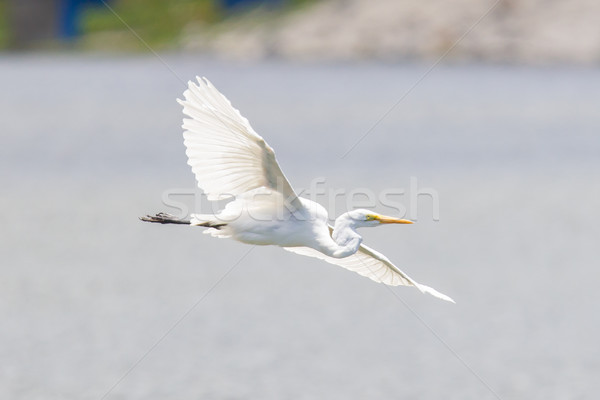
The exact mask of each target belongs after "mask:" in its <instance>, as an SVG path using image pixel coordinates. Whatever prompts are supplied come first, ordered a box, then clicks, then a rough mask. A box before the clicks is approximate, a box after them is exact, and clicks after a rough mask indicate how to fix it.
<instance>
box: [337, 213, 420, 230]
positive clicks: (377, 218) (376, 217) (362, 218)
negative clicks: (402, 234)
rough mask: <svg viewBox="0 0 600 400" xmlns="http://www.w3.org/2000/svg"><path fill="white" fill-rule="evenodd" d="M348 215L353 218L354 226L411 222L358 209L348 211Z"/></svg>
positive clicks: (410, 222)
mask: <svg viewBox="0 0 600 400" xmlns="http://www.w3.org/2000/svg"><path fill="white" fill-rule="evenodd" d="M348 216H349V217H350V218H351V219H352V220H353V222H354V224H355V226H356V227H357V228H359V227H371V226H379V225H381V224H412V223H413V222H412V221H409V220H407V219H399V218H395V217H388V216H386V215H381V214H377V213H376V212H373V211H369V210H364V209H358V210H353V211H350V212H349V213H348Z"/></svg>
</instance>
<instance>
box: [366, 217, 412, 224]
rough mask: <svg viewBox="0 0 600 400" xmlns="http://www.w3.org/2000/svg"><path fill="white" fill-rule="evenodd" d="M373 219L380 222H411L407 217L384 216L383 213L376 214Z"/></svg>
mask: <svg viewBox="0 0 600 400" xmlns="http://www.w3.org/2000/svg"><path fill="white" fill-rule="evenodd" d="M375 219H376V220H377V221H379V222H381V223H382V224H412V223H413V222H412V221H409V220H407V219H398V218H394V217H386V216H385V215H378V216H376V217H375Z"/></svg>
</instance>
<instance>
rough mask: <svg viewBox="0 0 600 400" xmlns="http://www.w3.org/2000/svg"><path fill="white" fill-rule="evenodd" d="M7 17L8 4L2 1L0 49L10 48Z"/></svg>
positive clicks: (0, 3) (0, 5)
mask: <svg viewBox="0 0 600 400" xmlns="http://www.w3.org/2000/svg"><path fill="white" fill-rule="evenodd" d="M7 18H8V17H7V15H6V2H5V1H0V49H5V48H6V47H7V46H8V19H7Z"/></svg>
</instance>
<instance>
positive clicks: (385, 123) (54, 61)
mask: <svg viewBox="0 0 600 400" xmlns="http://www.w3.org/2000/svg"><path fill="white" fill-rule="evenodd" d="M599 20H600V2H598V1H593V0H573V1H568V2H566V1H563V2H558V1H550V0H510V1H509V0H504V1H499V2H493V1H472V0H453V1H441V0H420V1H412V0H401V1H392V0H376V1H374V0H348V1H342V0H337V1H336V0H322V1H317V0H313V1H310V0H305V1H299V0H298V1H291V0H290V1H285V0H279V1H275V0H274V1H270V2H252V1H233V0H230V1H225V0H223V1H210V0H173V1H158V0H156V1H155V0H112V1H108V0H107V1H105V2H103V1H92V0H87V1H85V0H70V1H69V0H62V1H60V0H7V1H5V2H2V3H0V48H1V49H2V52H1V53H0V88H2V90H1V95H0V109H1V110H2V118H1V125H0V128H1V129H0V138H1V139H0V140H1V146H0V171H1V173H2V190H1V191H0V206H1V210H2V211H1V212H0V227H1V228H0V251H1V255H2V257H1V262H0V265H1V267H0V321H1V324H0V327H1V328H0V343H1V344H0V360H2V361H1V362H0V397H1V398H7V399H78V400H79V399H103V398H105V399H164V398H177V399H249V398H252V399H372V398H408V399H439V398H445V399H503V400H508V399H523V398H526V399H589V398H595V397H596V394H597V393H598V390H599V389H600V384H599V383H598V379H597V376H598V375H599V374H600V350H599V347H598V337H599V336H600V313H599V312H598V307H599V304H600V303H599V301H600V296H599V295H598V290H597V287H598V284H599V281H600V272H599V271H600V270H599V268H598V266H599V265H598V260H599V259H600V252H599V250H598V240H599V239H600V211H599V207H598V203H599V199H600V184H599V182H600V137H599V130H600V112H599V104H600V70H599V69H598V66H599V65H600V24H598V21H599ZM196 75H201V76H206V77H208V78H209V79H210V80H211V81H212V82H213V83H214V84H215V85H216V86H217V87H218V88H219V89H220V90H221V91H222V92H223V93H225V94H226V96H228V97H229V98H230V100H231V101H232V102H233V104H234V106H235V107H237V108H239V109H240V110H241V112H242V114H243V115H244V116H246V117H247V118H248V119H249V120H250V122H251V123H252V125H253V127H254V128H255V130H256V131H257V132H259V133H260V134H261V135H263V136H264V137H265V138H266V140H267V141H268V142H269V143H270V144H271V145H272V146H273V147H274V148H275V150H276V152H277V155H278V158H279V160H280V162H281V164H282V168H283V169H284V171H285V172H286V174H287V175H288V177H289V178H290V180H291V182H292V184H294V186H295V187H297V188H309V187H310V185H311V182H313V179H314V178H315V177H323V178H324V182H325V183H324V185H323V188H324V189H326V191H327V192H329V193H330V194H331V191H333V190H341V189H346V190H347V192H346V195H341V196H338V197H336V198H334V200H337V203H336V201H333V200H332V199H331V196H328V195H321V196H320V197H319V198H318V200H319V201H321V203H322V204H323V205H325V206H327V207H328V208H330V211H331V212H332V213H335V214H340V213H342V212H344V211H346V209H345V207H346V204H347V203H348V199H349V197H351V193H350V192H348V191H349V190H350V189H354V188H368V189H370V190H372V191H373V192H374V193H376V194H380V193H386V191H389V190H390V189H393V190H398V189H402V190H405V194H404V195H403V196H399V197H397V198H395V199H396V200H397V201H398V202H399V203H402V205H403V207H405V208H407V209H410V208H411V207H417V208H418V215H417V222H418V223H417V224H414V225H411V226H405V227H398V226H396V227H381V228H378V229H371V230H367V229H364V230H363V231H362V233H363V235H364V238H365V242H366V243H367V244H370V245H371V246H373V247H375V248H376V249H378V250H380V251H381V252H383V253H384V254H386V255H387V256H388V257H389V258H390V259H391V260H392V261H394V262H395V263H396V264H397V265H398V266H399V267H400V268H401V269H403V270H405V271H406V272H407V273H408V274H409V275H411V276H412V277H414V278H415V279H416V280H418V281H420V282H423V283H425V284H428V285H431V286H433V287H435V288H437V289H438V290H440V291H442V292H444V293H447V294H448V295H450V296H452V297H453V298H454V299H455V300H456V302H457V304H456V305H452V304H447V303H444V302H442V301H439V300H437V299H435V298H433V297H431V296H425V295H422V294H420V293H418V291H417V290H415V289H414V288H405V287H398V288H393V289H391V291H390V290H387V289H386V288H385V287H383V286H381V285H378V284H375V283H373V282H371V281H369V280H367V279H365V278H362V277H360V276H358V275H356V274H353V273H351V272H348V271H345V270H343V269H341V268H336V267H333V266H331V265H329V264H324V263H322V262H320V261H318V260H315V259H306V258H303V257H300V256H297V255H294V254H291V253H287V252H285V251H283V250H281V249H278V248H271V247H256V248H251V247H249V246H245V245H242V244H238V243H235V242H231V241H225V240H217V239H213V238H210V237H207V236H205V235H202V234H201V232H200V230H198V229H191V228H186V227H182V226H156V225H150V224H144V223H141V222H140V221H138V219H137V217H138V216H140V215H143V214H146V213H153V212H157V211H163V210H164V211H172V210H170V209H169V208H168V207H167V206H166V205H165V204H163V200H164V196H165V194H166V193H172V192H177V191H181V192H183V193H189V192H190V191H191V190H193V188H194V186H195V181H194V178H193V175H192V173H191V171H190V169H189V167H188V166H187V165H186V157H185V154H184V148H183V144H182V137H181V128H180V125H181V118H182V114H181V107H180V106H179V105H178V104H177V103H176V102H175V99H176V98H177V97H181V96H182V92H183V91H184V89H185V82H186V81H187V80H189V79H192V78H193V77H195V76H196ZM411 177H414V178H416V179H417V181H418V185H419V190H423V191H426V189H427V188H429V189H427V190H431V189H433V190H435V192H436V193H437V194H438V195H439V205H440V207H439V221H435V218H434V211H435V210H434V209H433V208H432V204H431V199H430V198H429V197H428V196H426V195H421V196H416V197H417V200H416V201H412V200H411V199H414V197H415V196H414V195H415V193H414V191H415V188H414V187H413V188H411V186H410V178H411ZM411 190H412V193H411ZM308 193H309V192H307V194H308ZM188 197H189V196H188ZM184 200H185V201H187V202H188V203H194V201H193V200H190V199H189V198H186V199H184ZM350 200H352V198H350ZM361 200H364V199H362V198H361V197H360V196H358V198H356V204H350V206H354V205H356V206H360V204H359V202H360V201H361ZM411 201H412V203H411ZM415 202H416V203H417V204H415ZM333 205H337V206H336V207H332V206H333ZM377 209H378V211H382V212H385V211H388V212H390V210H386V209H385V208H384V207H379V208H377ZM231 268H233V270H231ZM230 270H231V271H230ZM228 271H230V272H228Z"/></svg>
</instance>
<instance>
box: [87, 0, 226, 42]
mask: <svg viewBox="0 0 600 400" xmlns="http://www.w3.org/2000/svg"><path fill="white" fill-rule="evenodd" d="M218 3H219V2H218V1H214V0H169V1H165V0H120V1H113V2H110V3H109V5H110V7H111V8H112V9H113V10H114V12H115V13H116V14H117V15H118V16H119V17H116V16H115V14H113V13H112V12H111V11H110V10H109V9H108V8H106V7H104V6H102V5H99V6H96V7H89V8H87V9H86V11H85V13H84V16H83V21H82V28H83V29H82V30H83V37H82V45H83V47H84V48H94V49H113V50H146V48H145V46H144V45H143V44H142V43H140V41H139V40H138V39H137V38H136V37H135V36H133V35H132V34H131V32H130V31H129V29H128V28H127V26H125V24H124V22H125V23H126V24H127V25H128V26H130V27H131V28H132V29H133V30H134V31H135V32H136V33H137V34H138V35H139V36H140V37H141V38H143V39H144V41H145V42H147V43H148V44H149V45H150V46H152V47H153V48H156V49H162V48H168V47H172V46H174V44H175V43H176V42H177V38H178V37H179V35H180V34H181V31H182V29H185V28H186V27H187V26H190V25H191V24H193V25H195V26H206V25H210V24H214V23H215V22H218V21H220V20H222V18H223V12H222V11H221V8H220V6H219V4H218ZM121 20H122V21H121Z"/></svg>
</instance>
